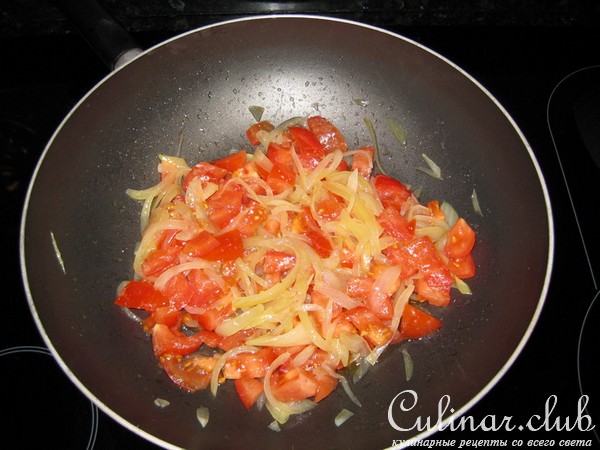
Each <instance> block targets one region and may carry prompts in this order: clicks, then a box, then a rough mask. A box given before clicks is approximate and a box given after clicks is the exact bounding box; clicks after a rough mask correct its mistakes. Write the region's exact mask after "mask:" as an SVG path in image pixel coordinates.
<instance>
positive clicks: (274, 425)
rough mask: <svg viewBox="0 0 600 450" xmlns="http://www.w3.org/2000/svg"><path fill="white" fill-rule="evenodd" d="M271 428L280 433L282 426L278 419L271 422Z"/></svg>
mask: <svg viewBox="0 0 600 450" xmlns="http://www.w3.org/2000/svg"><path fill="white" fill-rule="evenodd" d="M269 430H271V431H275V432H277V433H279V432H280V431H281V427H280V426H279V422H277V421H276V420H274V421H273V422H271V423H270V424H269Z"/></svg>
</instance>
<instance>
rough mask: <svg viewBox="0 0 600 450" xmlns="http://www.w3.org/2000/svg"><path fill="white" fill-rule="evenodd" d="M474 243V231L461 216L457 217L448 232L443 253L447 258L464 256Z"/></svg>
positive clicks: (469, 251)
mask: <svg viewBox="0 0 600 450" xmlns="http://www.w3.org/2000/svg"><path fill="white" fill-rule="evenodd" d="M474 245H475V232H474V231H473V229H472V228H471V227H470V226H469V224H468V223H467V221H466V220H465V219H463V218H462V217H461V218H459V219H458V220H457V221H456V223H455V224H454V225H453V226H452V228H451V229H450V231H449V232H448V240H447V241H446V246H445V247H444V253H445V254H446V256H448V258H454V259H458V258H464V257H465V256H467V255H468V254H469V253H471V250H472V249H473V246H474Z"/></svg>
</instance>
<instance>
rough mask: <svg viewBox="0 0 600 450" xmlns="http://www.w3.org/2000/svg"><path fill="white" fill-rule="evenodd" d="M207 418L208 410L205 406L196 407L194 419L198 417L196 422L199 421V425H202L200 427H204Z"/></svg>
mask: <svg viewBox="0 0 600 450" xmlns="http://www.w3.org/2000/svg"><path fill="white" fill-rule="evenodd" d="M209 418H210V411H209V410H208V408H207V407H206V406H200V407H199V408H197V409H196V419H198V422H199V423H200V425H202V428H205V427H206V425H208V419H209Z"/></svg>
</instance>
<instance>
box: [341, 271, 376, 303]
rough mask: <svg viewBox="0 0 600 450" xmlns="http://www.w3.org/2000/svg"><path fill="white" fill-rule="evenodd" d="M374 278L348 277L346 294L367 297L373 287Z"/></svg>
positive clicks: (354, 296)
mask: <svg viewBox="0 0 600 450" xmlns="http://www.w3.org/2000/svg"><path fill="white" fill-rule="evenodd" d="M374 281H375V280H373V278H371V277H356V276H352V277H350V278H348V281H347V282H346V294H348V296H349V297H352V298H363V299H365V298H367V297H368V296H369V294H370V293H371V290H372V289H373V282H374Z"/></svg>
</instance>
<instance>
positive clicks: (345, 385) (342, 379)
mask: <svg viewBox="0 0 600 450" xmlns="http://www.w3.org/2000/svg"><path fill="white" fill-rule="evenodd" d="M322 367H323V368H324V369H325V371H326V372H327V373H328V374H329V375H330V376H332V377H334V378H337V379H338V380H339V382H340V384H341V385H342V387H343V388H344V391H345V392H346V395H347V396H348V397H349V398H350V400H352V403H354V404H355V405H356V406H359V407H362V404H361V403H360V400H359V399H358V397H356V395H354V392H352V388H351V387H350V383H348V380H347V379H346V377H345V376H344V375H342V374H340V373H337V372H336V371H335V370H333V369H332V368H331V367H329V366H328V365H327V364H324V365H323V366H322Z"/></svg>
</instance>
